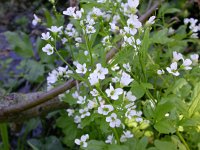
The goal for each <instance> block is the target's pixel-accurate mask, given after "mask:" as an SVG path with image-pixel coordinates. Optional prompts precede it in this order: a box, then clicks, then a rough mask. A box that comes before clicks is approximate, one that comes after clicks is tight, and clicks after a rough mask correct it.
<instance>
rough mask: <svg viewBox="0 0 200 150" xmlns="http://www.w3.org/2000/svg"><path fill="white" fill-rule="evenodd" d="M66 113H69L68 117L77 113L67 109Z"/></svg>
mask: <svg viewBox="0 0 200 150" xmlns="http://www.w3.org/2000/svg"><path fill="white" fill-rule="evenodd" d="M66 111H67V112H68V116H73V114H74V112H75V111H74V109H67V110H66Z"/></svg>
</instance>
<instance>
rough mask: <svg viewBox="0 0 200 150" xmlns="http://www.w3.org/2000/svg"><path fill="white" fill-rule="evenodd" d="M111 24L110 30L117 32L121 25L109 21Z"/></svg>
mask: <svg viewBox="0 0 200 150" xmlns="http://www.w3.org/2000/svg"><path fill="white" fill-rule="evenodd" d="M109 25H110V30H111V31H112V32H116V31H118V30H119V27H118V26H116V25H115V23H109Z"/></svg>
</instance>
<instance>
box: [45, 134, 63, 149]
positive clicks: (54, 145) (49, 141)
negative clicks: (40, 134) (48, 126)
mask: <svg viewBox="0 0 200 150" xmlns="http://www.w3.org/2000/svg"><path fill="white" fill-rule="evenodd" d="M44 149H45V150H55V149H56V150H64V148H63V147H62V144H61V143H60V140H59V139H58V138H57V137H55V136H50V137H46V138H45V144H44Z"/></svg>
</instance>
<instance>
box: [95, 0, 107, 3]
mask: <svg viewBox="0 0 200 150" xmlns="http://www.w3.org/2000/svg"><path fill="white" fill-rule="evenodd" d="M105 2H106V0H97V3H105Z"/></svg>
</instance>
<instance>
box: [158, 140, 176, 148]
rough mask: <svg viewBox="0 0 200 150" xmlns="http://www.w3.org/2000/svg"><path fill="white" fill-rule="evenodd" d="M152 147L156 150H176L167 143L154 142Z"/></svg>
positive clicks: (170, 143) (172, 145)
mask: <svg viewBox="0 0 200 150" xmlns="http://www.w3.org/2000/svg"><path fill="white" fill-rule="evenodd" d="M154 145H155V146H156V148H157V149H158V150H177V148H176V145H174V144H173V143H172V142H169V141H161V140H155V142H154Z"/></svg>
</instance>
